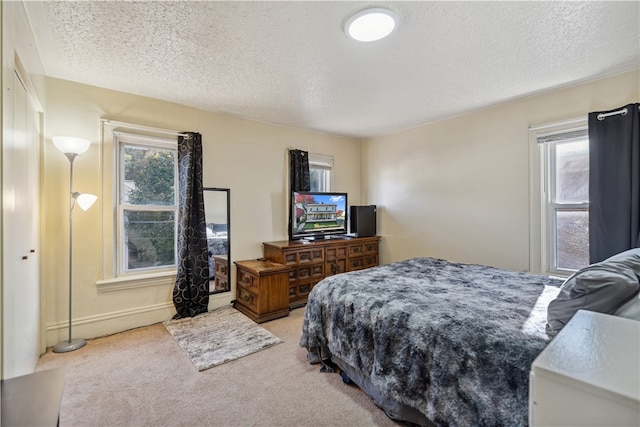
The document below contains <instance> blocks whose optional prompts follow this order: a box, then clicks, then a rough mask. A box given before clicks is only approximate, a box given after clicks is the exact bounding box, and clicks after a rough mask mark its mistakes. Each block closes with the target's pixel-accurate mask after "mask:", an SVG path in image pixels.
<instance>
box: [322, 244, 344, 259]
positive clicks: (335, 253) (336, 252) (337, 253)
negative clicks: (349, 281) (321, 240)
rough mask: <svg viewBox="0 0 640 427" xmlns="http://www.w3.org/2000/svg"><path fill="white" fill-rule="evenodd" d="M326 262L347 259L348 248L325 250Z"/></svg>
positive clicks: (339, 247) (338, 247)
mask: <svg viewBox="0 0 640 427" xmlns="http://www.w3.org/2000/svg"><path fill="white" fill-rule="evenodd" d="M325 254H326V260H327V261H335V260H337V259H344V258H346V257H347V246H346V245H345V246H336V247H332V248H326V249H325Z"/></svg>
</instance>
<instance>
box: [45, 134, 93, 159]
mask: <svg viewBox="0 0 640 427" xmlns="http://www.w3.org/2000/svg"><path fill="white" fill-rule="evenodd" d="M51 140H52V141H53V144H54V145H55V146H56V148H57V149H58V150H60V151H62V152H63V153H64V154H77V155H80V154H82V153H84V152H85V151H87V150H88V149H89V146H90V145H91V142H90V141H88V140H86V139H84V138H77V137H75V136H54V137H52V138H51Z"/></svg>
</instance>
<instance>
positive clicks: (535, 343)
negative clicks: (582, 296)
mask: <svg viewBox="0 0 640 427" xmlns="http://www.w3.org/2000/svg"><path fill="white" fill-rule="evenodd" d="M561 284H562V281H561V280H558V279H553V278H549V277H547V276H540V275H531V274H526V273H519V272H512V271H505V270H500V269H496V268H492V267H487V266H480V265H471V264H462V263H454V262H448V261H445V260H441V259H434V258H414V259H410V260H406V261H401V262H397V263H393V264H388V265H384V266H381V267H376V268H371V269H367V270H363V271H358V272H352V273H345V274H339V275H336V276H331V277H327V278H326V279H324V280H322V281H321V282H320V283H318V284H317V285H316V286H315V287H314V288H313V290H312V292H311V293H310V295H309V299H308V303H307V307H306V312H305V319H304V323H303V329H302V336H301V339H300V345H301V346H303V347H305V348H306V349H307V350H308V358H309V361H310V362H311V363H318V362H320V361H321V360H322V359H325V360H326V359H328V358H330V357H334V358H336V359H339V360H341V361H343V362H346V363H347V364H348V365H349V366H351V367H352V368H354V369H355V370H356V371H357V372H358V374H359V375H361V376H363V377H364V378H367V379H368V381H369V382H370V383H371V384H372V385H373V387H374V388H375V389H376V390H377V391H378V392H379V394H381V395H382V396H385V398H386V399H391V400H394V401H396V402H399V403H401V404H403V405H407V406H410V407H412V408H416V409H417V410H418V411H420V412H421V413H422V414H424V415H425V416H426V417H427V419H428V420H430V421H431V422H433V423H434V424H436V425H452V426H472V425H477V426H498V425H503V426H517V425H526V424H527V418H528V386H529V369H530V366H531V363H532V362H533V360H534V359H535V357H536V356H537V355H538V354H539V353H540V352H541V351H542V349H543V348H544V347H545V346H546V345H547V343H548V341H549V338H548V337H547V335H546V334H545V322H546V307H547V305H548V303H549V301H550V300H551V299H553V298H554V297H555V296H556V294H557V292H558V287H559V286H560V285H561ZM382 406H384V405H382Z"/></svg>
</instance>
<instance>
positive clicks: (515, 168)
mask: <svg viewBox="0 0 640 427" xmlns="http://www.w3.org/2000/svg"><path fill="white" fill-rule="evenodd" d="M639 80H640V77H639V72H638V71H635V72H630V73H626V74H622V75H618V76H614V77H610V78H607V79H602V80H598V81H593V82H589V83H585V84H581V85H577V86H573V87H570V88H565V89H561V90H556V91H552V92H547V93H544V94H540V95H538V96H533V97H528V98H523V99H519V100H515V101H512V102H508V103H505V104H501V105H497V106H494V107H491V108H487V109H484V110H481V111H477V112H474V113H472V114H467V115H464V116H460V117H456V118H452V119H449V120H443V121H440V122H435V123H431V124H427V125H424V126H421V127H417V128H414V129H410V130H407V131H404V132H399V133H395V134H392V135H387V136H381V137H377V138H371V139H370V140H368V141H366V142H365V143H364V144H363V148H362V171H363V178H362V181H363V184H362V188H363V190H364V194H363V199H365V201H366V202H367V203H371V204H376V205H378V233H379V234H381V235H382V236H383V238H382V241H381V262H382V263H389V262H393V261H398V260H402V259H406V258H409V257H415V256H434V257H441V258H446V259H450V260H455V261H461V262H471V263H480V264H487V265H492V266H496V267H501V268H507V269H512V270H519V271H528V270H529V259H530V257H529V221H530V209H529V134H528V130H529V126H534V125H539V124H543V123H550V122H556V121H560V120H568V119H573V118H577V117H582V116H586V115H587V114H588V113H589V112H591V111H599V110H608V109H613V108H617V107H619V106H622V105H625V104H628V103H631V102H638V100H640V88H639V86H640V82H639ZM469 96H473V94H472V93H470V94H469Z"/></svg>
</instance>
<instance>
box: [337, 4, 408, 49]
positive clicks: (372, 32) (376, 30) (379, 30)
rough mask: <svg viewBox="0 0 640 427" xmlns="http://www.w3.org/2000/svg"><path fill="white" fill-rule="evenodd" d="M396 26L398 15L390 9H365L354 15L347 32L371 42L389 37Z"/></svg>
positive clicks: (357, 38)
mask: <svg viewBox="0 0 640 427" xmlns="http://www.w3.org/2000/svg"><path fill="white" fill-rule="evenodd" d="M395 26H396V15H395V13H393V12H392V11H390V10H388V9H380V8H374V9H365V10H362V11H360V12H358V13H356V14H355V15H353V16H352V17H351V18H350V19H349V20H348V21H347V24H346V25H345V29H344V30H345V32H346V33H347V34H349V36H351V37H352V38H354V39H355V40H358V41H361V42H371V41H375V40H380V39H382V38H385V37H387V36H388V35H389V34H391V32H392V31H393V29H394V28H395Z"/></svg>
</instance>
